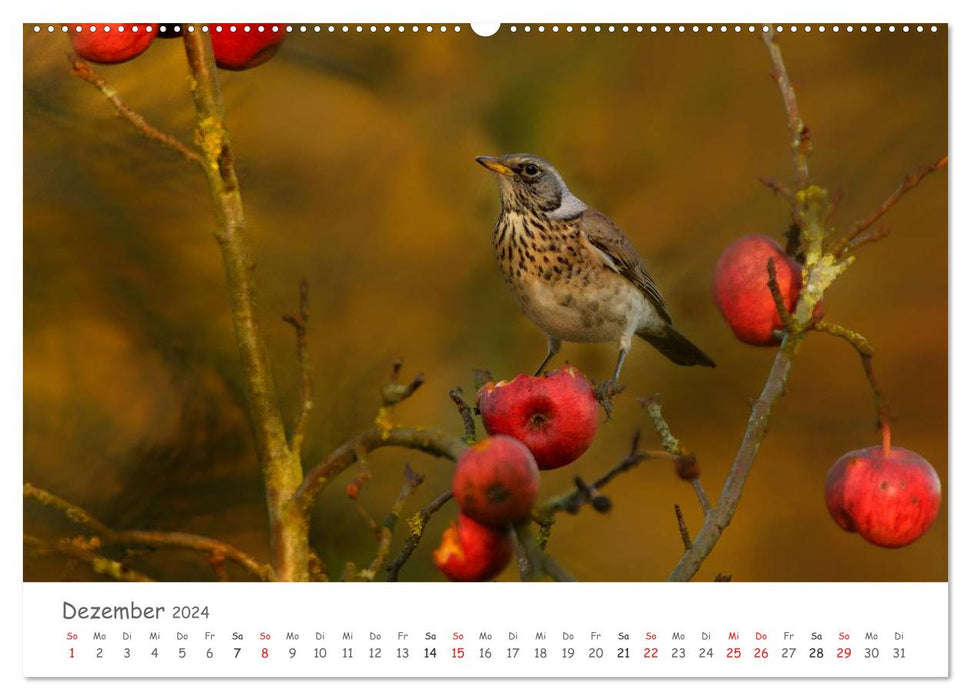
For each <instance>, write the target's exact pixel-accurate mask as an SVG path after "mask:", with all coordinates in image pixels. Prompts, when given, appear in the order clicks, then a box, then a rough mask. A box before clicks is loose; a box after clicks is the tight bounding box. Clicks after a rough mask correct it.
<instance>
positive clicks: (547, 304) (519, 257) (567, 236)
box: [494, 212, 653, 343]
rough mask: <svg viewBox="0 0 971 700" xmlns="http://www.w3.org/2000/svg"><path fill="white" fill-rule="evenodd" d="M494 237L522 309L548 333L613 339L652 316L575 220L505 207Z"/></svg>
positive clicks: (570, 338) (572, 339)
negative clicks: (592, 246)
mask: <svg viewBox="0 0 971 700" xmlns="http://www.w3.org/2000/svg"><path fill="white" fill-rule="evenodd" d="M494 242H495V247H496V260H497V261H498V263H499V268H500V269H501V270H502V274H503V277H504V278H505V280H506V282H507V283H508V284H509V286H510V287H511V288H512V290H513V292H515V294H516V298H517V299H518V300H519V304H520V306H521V307H522V310H523V312H524V313H525V314H526V316H527V317H528V318H529V319H530V320H531V321H533V323H535V324H536V325H537V326H539V327H540V328H541V329H542V330H543V331H545V332H546V333H547V334H548V335H550V336H552V337H554V338H557V339H559V340H565V341H569V342H586V343H590V342H594V343H595V342H611V341H617V340H619V339H620V338H622V337H623V336H630V335H631V333H633V332H635V331H636V330H638V328H639V327H640V326H642V325H643V324H644V323H646V322H648V321H649V320H650V315H651V313H652V311H653V310H652V309H651V308H650V303H649V302H648V301H647V299H645V298H644V295H643V294H641V292H640V291H639V290H637V288H636V287H634V286H633V285H632V284H631V283H630V282H628V281H627V280H626V279H625V278H624V277H622V276H621V275H619V274H617V273H615V272H613V271H612V270H609V269H607V268H606V267H605V266H604V263H603V261H602V260H601V259H600V258H599V257H598V256H597V255H596V253H594V252H592V251H591V250H589V249H588V248H587V246H586V245H585V244H584V242H583V241H581V240H580V234H579V229H578V224H577V223H576V221H550V220H544V219H541V218H538V217H536V216H534V215H532V214H528V213H525V214H524V213H519V212H504V213H503V214H502V215H500V217H499V220H498V221H497V222H496V229H495V237H494Z"/></svg>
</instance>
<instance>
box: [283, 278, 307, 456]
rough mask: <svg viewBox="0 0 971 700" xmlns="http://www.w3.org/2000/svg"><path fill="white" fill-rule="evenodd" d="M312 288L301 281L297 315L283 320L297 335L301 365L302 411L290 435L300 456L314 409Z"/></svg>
mask: <svg viewBox="0 0 971 700" xmlns="http://www.w3.org/2000/svg"><path fill="white" fill-rule="evenodd" d="M309 299H310V288H309V285H308V284H307V280H306V279H302V280H300V306H299V308H298V311H297V313H295V314H287V315H285V316H284V317H283V320H284V321H286V322H287V323H289V324H290V325H291V326H293V329H294V331H296V335H297V362H299V364H300V411H299V412H298V414H297V420H296V422H295V423H294V424H293V432H292V433H291V435H290V451H291V452H293V453H294V454H296V455H299V454H300V448H301V447H302V446H303V437H304V432H305V431H306V429H307V421H308V420H309V419H310V413H311V411H313V408H314V397H313V384H312V383H311V367H310V353H309V351H308V349H307V322H308V320H309V317H308V315H307V314H308V309H309V306H310V301H309Z"/></svg>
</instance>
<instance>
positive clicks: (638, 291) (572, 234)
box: [476, 153, 715, 413]
mask: <svg viewBox="0 0 971 700" xmlns="http://www.w3.org/2000/svg"><path fill="white" fill-rule="evenodd" d="M476 161H478V163H479V164H480V165H482V166H483V167H485V168H487V169H489V170H491V171H492V173H493V174H494V175H495V177H496V180H497V181H498V184H499V195H500V205H501V206H500V211H499V217H498V219H497V220H496V225H495V228H494V229H493V244H494V246H495V253H496V261H497V262H498V263H499V269H500V270H501V271H502V276H503V277H504V278H505V281H506V283H507V284H508V286H509V287H510V288H511V289H512V291H513V293H514V294H515V295H516V298H517V300H518V301H519V305H520V307H521V308H522V311H523V313H524V314H525V315H526V316H527V318H529V319H530V320H531V321H532V322H533V323H534V324H536V325H537V326H538V327H539V328H540V329H541V330H542V331H543V332H544V333H546V337H547V351H546V357H545V358H543V361H542V363H541V364H540V366H539V369H537V370H536V375H539V374H541V373H542V372H543V370H544V369H545V368H546V366H547V365H548V364H549V363H550V361H551V360H552V359H553V357H554V356H556V354H557V353H558V352H559V351H560V348H561V344H562V342H563V341H567V342H577V343H599V342H611V343H616V344H617V346H618V355H617V364H616V365H615V368H614V373H613V376H612V377H611V378H610V379H608V380H607V381H605V382H604V383H603V384H602V385H600V387H598V396H599V397H600V398H601V400H603V399H604V398H605V397H607V398H608V400H609V396H610V395H612V394H614V393H617V392H618V391H619V390H620V388H622V387H620V385H619V380H620V372H621V368H622V367H623V366H624V360H625V359H626V358H627V355H628V353H629V352H630V348H631V339H632V338H633V336H635V335H637V336H638V337H640V338H643V339H644V340H646V341H647V342H648V343H650V344H651V345H653V346H654V347H655V348H656V349H657V350H658V351H660V352H661V354H662V355H664V356H665V357H667V358H668V359H669V360H671V361H672V362H674V363H675V364H678V365H700V366H703V367H714V366H715V362H714V360H712V359H711V358H710V357H709V356H708V355H707V354H705V353H704V352H703V351H702V350H700V349H699V348H698V347H697V346H695V345H694V343H692V342H691V341H690V340H688V339H687V338H685V337H684V336H683V335H681V333H679V332H678V331H677V330H675V328H674V325H673V322H672V320H671V315H670V313H668V310H667V308H666V307H665V304H664V298H663V297H662V296H661V292H660V291H659V290H658V288H657V285H656V284H655V282H654V279H653V278H652V277H651V275H650V273H648V271H647V268H646V267H645V265H644V262H643V260H642V259H641V257H640V255H638V253H637V250H636V249H635V248H634V246H633V245H632V244H631V242H630V240H628V238H627V236H626V235H624V232H623V231H621V229H620V228H618V227H617V225H616V224H614V222H613V221H611V220H610V219H609V218H608V217H607V216H606V215H605V214H602V213H601V212H599V211H597V210H596V209H593V208H591V207H588V206H587V205H586V204H584V203H583V202H582V201H581V200H580V199H578V198H577V197H576V195H574V194H573V193H572V192H571V191H570V189H569V188H568V187H567V186H566V183H565V182H564V180H563V177H562V176H561V175H560V173H559V172H557V170H556V168H554V167H553V166H552V165H551V164H550V163H549V161H547V160H545V159H543V158H541V157H539V156H536V155H533V154H530V153H512V154H509V155H504V156H499V157H493V156H478V157H477V158H476ZM605 408H607V410H608V413H609V407H608V406H607V405H606V404H605Z"/></svg>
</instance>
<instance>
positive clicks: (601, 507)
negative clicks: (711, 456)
mask: <svg viewBox="0 0 971 700" xmlns="http://www.w3.org/2000/svg"><path fill="white" fill-rule="evenodd" d="M640 440H641V434H640V431H639V430H638V431H636V432H635V433H634V437H633V439H632V440H631V446H630V450H628V452H627V454H626V455H625V456H624V458H623V459H621V460H620V461H619V462H618V463H617V464H616V465H614V466H613V467H611V468H610V469H608V470H607V471H606V472H604V473H603V474H602V475H600V476H599V477H597V479H596V480H594V481H593V483H590V484H588V483H587V482H586V481H584V480H583V479H582V478H580V477H579V476H577V477H576V478H575V479H574V483H575V484H576V488H575V489H574V490H572V491H568V492H566V493H564V494H561V495H560V496H556V497H554V498H551V499H549V500H548V501H546V502H545V503H544V504H543V505H541V506H539V507H537V508H536V510H535V511H534V513H533V521H534V522H535V523H536V524H537V525H538V526H539V532H538V534H537V541H538V542H539V546H540V548H541V549H545V548H546V544H547V543H548V542H549V539H550V534H551V530H552V527H553V523H554V522H555V519H554V516H555V515H556V514H557V513H559V512H561V511H565V512H567V513H570V514H571V515H576V514H577V513H579V512H580V509H581V508H583V506H585V505H587V504H590V505H591V506H592V507H593V509H594V510H595V511H597V512H598V513H606V512H608V511H609V510H610V509H611V507H612V504H611V502H610V499H609V498H607V496H604V495H603V494H602V493H600V489H602V488H603V487H604V486H606V485H607V484H608V483H610V482H611V481H612V480H613V479H615V478H616V477H617V476H619V475H621V474H623V473H624V472H626V471H629V470H631V469H633V468H634V467H636V466H637V465H638V464H640V463H641V462H643V461H644V460H648V459H672V456H671V455H669V454H668V453H666V452H654V451H649V452H642V451H640V449H639V447H640Z"/></svg>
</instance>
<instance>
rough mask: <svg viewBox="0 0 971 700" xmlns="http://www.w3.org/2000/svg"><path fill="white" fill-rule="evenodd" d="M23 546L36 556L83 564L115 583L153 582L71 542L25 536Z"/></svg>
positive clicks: (143, 575) (117, 562)
mask: <svg viewBox="0 0 971 700" xmlns="http://www.w3.org/2000/svg"><path fill="white" fill-rule="evenodd" d="M24 546H25V547H29V548H30V549H32V550H33V551H34V552H35V553H37V554H56V555H61V556H65V557H69V558H71V559H76V560H78V561H80V562H84V563H85V564H87V565H88V566H90V567H91V570H92V571H94V572H95V573H96V574H101V575H102V576H107V577H108V578H113V579H115V580H117V581H130V582H134V583H144V582H151V581H152V580H153V579H151V578H149V577H148V576H146V575H145V574H143V573H141V572H139V571H135V570H134V569H131V568H129V567H127V566H125V565H124V564H122V563H121V562H120V561H115V560H114V559H109V558H107V557H103V556H101V555H100V554H96V553H95V552H93V551H91V550H90V549H86V548H85V547H79V546H78V545H76V544H74V543H72V542H66V541H64V540H54V541H47V540H42V539H40V538H39V537H34V536H33V535H27V534H25V535H24Z"/></svg>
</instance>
